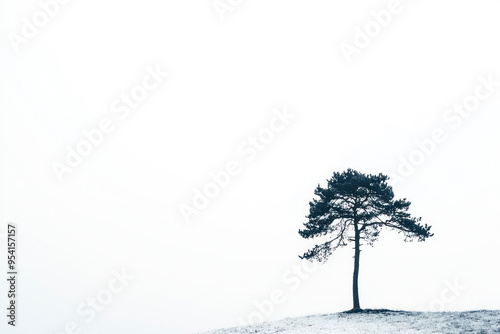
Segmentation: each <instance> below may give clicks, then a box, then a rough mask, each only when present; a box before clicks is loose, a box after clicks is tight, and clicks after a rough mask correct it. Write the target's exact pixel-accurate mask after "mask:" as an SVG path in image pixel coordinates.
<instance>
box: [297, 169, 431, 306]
mask: <svg viewBox="0 0 500 334" xmlns="http://www.w3.org/2000/svg"><path fill="white" fill-rule="evenodd" d="M388 179H389V178H388V177H387V176H386V175H383V174H378V175H371V174H370V175H366V174H362V173H360V172H358V171H355V170H352V169H348V170H347V171H345V172H342V173H339V172H335V173H334V174H333V176H332V178H331V179H329V180H328V185H327V187H326V188H322V187H320V186H319V185H318V187H317V188H316V190H315V191H314V194H315V195H316V196H317V197H318V198H314V199H313V200H312V202H309V215H307V216H306V218H308V221H307V222H306V223H304V226H305V228H304V229H303V230H299V234H300V235H301V236H302V237H303V238H306V239H309V238H315V237H327V236H328V237H327V238H328V240H327V241H326V242H324V243H321V244H319V245H316V246H315V247H314V248H312V249H310V250H309V251H307V252H306V253H305V254H304V255H302V256H299V257H300V258H301V259H307V260H311V261H313V260H317V261H319V262H322V261H325V260H327V259H328V257H329V256H330V255H331V254H332V252H333V251H334V250H336V249H337V248H339V247H343V246H346V245H347V243H348V242H350V241H354V274H353V279H352V295H353V310H352V311H355V312H356V311H361V307H360V305H359V294H358V274H359V255H360V252H361V241H362V240H363V241H365V242H366V243H367V244H369V245H371V246H373V243H374V242H375V241H376V240H377V239H378V236H379V233H380V230H381V229H382V227H388V228H391V229H393V230H397V231H398V232H399V233H403V234H404V236H405V241H412V240H413V239H417V240H418V241H425V239H426V238H428V237H431V236H432V235H433V234H432V233H430V229H431V227H430V226H427V225H421V224H419V222H420V221H421V218H420V217H419V218H416V217H412V216H411V215H410V214H409V213H408V208H409V207H410V204H411V203H410V202H408V201H407V200H406V199H398V200H394V193H393V191H392V187H391V186H389V185H388V184H387V180H388Z"/></svg>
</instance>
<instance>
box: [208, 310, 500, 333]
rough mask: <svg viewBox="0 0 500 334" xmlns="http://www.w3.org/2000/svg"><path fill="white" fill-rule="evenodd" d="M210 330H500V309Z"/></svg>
mask: <svg viewBox="0 0 500 334" xmlns="http://www.w3.org/2000/svg"><path fill="white" fill-rule="evenodd" d="M207 333H213V334H215V333H217V334H238V333H262V334H267V333H281V334H309V333H334V334H337V333H399V334H410V333H440V334H445V333H474V334H476V333H484V334H487V333H488V334H489V333H500V311H470V312H381V313H368V314H366V313H354V314H353V313H350V314H348V313H335V314H325V315H314V316H308V317H303V318H289V319H284V320H280V321H276V322H268V323H262V324H258V325H252V326H248V327H236V328H229V329H219V330H216V331H211V332H207Z"/></svg>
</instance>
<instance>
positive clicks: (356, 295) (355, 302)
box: [352, 223, 361, 310]
mask: <svg viewBox="0 0 500 334" xmlns="http://www.w3.org/2000/svg"><path fill="white" fill-rule="evenodd" d="M354 232H355V236H354V274H353V275H352V302H353V307H352V309H353V310H360V309H361V307H360V306H359V293H358V275H359V253H360V249H359V228H358V224H357V223H355V224H354Z"/></svg>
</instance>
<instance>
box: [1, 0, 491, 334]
mask: <svg viewBox="0 0 500 334" xmlns="http://www.w3.org/2000/svg"><path fill="white" fill-rule="evenodd" d="M42 2H44V3H45V2H46V1H44V0H42ZM388 3H389V1H356V2H352V1H351V2H350V1H335V2H334V1H328V0H312V1H296V0H277V1H267V0H259V1H246V0H243V1H241V2H240V3H238V4H235V5H234V6H233V10H232V11H231V12H227V13H226V15H225V16H224V20H221V18H220V16H219V15H218V13H217V11H216V10H215V9H214V7H213V4H212V2H211V0H205V1H163V2H161V3H159V2H157V1H152V0H143V1H126V2H125V1H117V0H113V1H105V2H103V1H95V0H90V1H70V2H69V3H68V4H65V5H60V9H59V11H58V12H57V14H55V16H54V17H53V18H50V22H49V23H48V24H47V26H45V27H43V28H41V29H40V30H39V31H38V33H37V34H35V36H34V37H32V38H31V39H29V41H28V42H27V43H26V44H23V45H21V46H20V47H19V52H18V53H16V52H14V49H13V48H12V45H11V43H10V42H9V39H8V34H9V33H16V34H20V32H21V26H22V24H23V20H22V18H23V17H27V18H31V17H32V15H33V14H34V13H36V12H38V11H40V5H39V3H38V1H35V0H30V1H27V0H23V1H19V0H17V1H14V0H3V1H2V2H1V8H0V15H1V17H0V20H1V26H0V34H1V35H2V38H1V39H0V55H1V59H2V60H1V62H0V111H1V133H2V136H1V141H0V154H1V159H0V161H1V162H0V164H1V165H0V168H1V169H0V172H1V177H2V178H1V193H0V196H1V198H0V215H1V216H0V217H1V219H0V231H1V232H5V229H6V225H7V222H14V223H16V224H17V225H18V230H19V272H20V276H19V286H18V289H19V297H18V304H19V310H18V311H19V313H18V328H17V332H18V333H44V334H45V333H47V334H48V333H54V334H55V333H58V334H59V333H61V332H63V331H64V326H65V325H66V324H67V323H68V322H71V321H74V322H75V323H78V324H79V325H80V328H81V330H82V333H191V332H195V331H202V330H208V329H213V328H219V327H228V326H234V325H237V324H238V323H239V322H238V318H239V317H241V318H243V319H247V318H248V317H249V315H250V314H252V312H254V311H255V310H256V307H255V303H257V304H259V303H261V302H262V301H263V300H266V299H269V296H270V294H271V292H272V291H273V290H275V289H278V290H280V291H282V292H283V293H284V295H285V300H284V301H283V302H282V303H280V304H279V305H276V306H275V307H274V310H273V312H270V314H269V316H268V317H267V316H266V320H272V319H279V318H283V317H291V316H299V315H307V314H316V313H330V312H338V311H343V310H346V309H349V308H350V307H351V306H352V305H351V302H352V301H351V279H352V266H353V264H352V262H353V261H352V255H353V254H352V249H351V247H350V246H349V247H346V248H344V249H342V250H339V251H337V252H335V253H334V255H333V256H332V258H331V260H330V261H329V262H327V263H326V265H322V266H320V267H318V268H317V269H316V270H315V271H314V272H313V273H311V274H310V275H309V276H308V277H307V278H301V279H300V287H298V288H297V289H292V288H295V287H297V286H296V285H295V284H292V283H291V282H290V280H291V278H292V277H294V278H296V276H293V275H291V274H290V272H289V270H290V268H291V267H292V266H293V265H295V264H300V261H299V259H298V258H297V255H299V254H302V253H303V252H304V251H306V250H307V248H308V246H309V245H310V244H309V243H308V242H306V241H305V240H302V239H301V238H300V236H299V235H298V233H297V231H298V229H299V228H301V227H302V223H304V222H305V218H304V216H305V215H306V214H307V213H308V202H309V201H310V200H311V199H312V198H313V191H314V188H315V187H316V185H317V184H318V183H321V184H323V185H324V184H325V180H326V179H327V178H329V177H331V175H332V173H333V172H334V171H342V170H345V169H347V168H349V167H351V168H354V169H357V170H359V171H361V172H367V173H379V172H382V173H391V174H396V173H397V170H398V167H399V166H400V159H401V157H403V158H404V157H408V156H409V155H410V154H411V153H412V152H414V151H415V150H416V149H417V145H416V144H415V140H423V139H425V138H430V136H431V134H432V132H433V130H434V129H436V128H441V129H443V130H444V131H445V132H446V135H447V140H446V141H445V142H444V143H442V144H439V145H437V146H436V148H435V151H434V152H433V153H432V154H431V155H430V156H428V157H427V158H426V159H425V162H424V163H423V164H421V165H420V166H418V167H416V168H415V171H414V172H413V173H412V174H411V175H410V176H409V177H407V178H406V179H405V180H404V182H400V183H398V184H395V186H394V190H395V194H396V196H397V197H406V198H408V199H409V200H410V201H411V202H412V203H413V204H412V207H411V211H412V213H413V214H414V215H417V216H422V217H423V223H427V224H429V225H432V226H433V228H432V231H433V232H434V233H435V236H434V237H433V238H431V239H429V240H428V241H427V242H425V243H404V242H403V237H402V236H401V235H398V234H397V233H395V232H391V231H385V233H383V235H382V237H381V239H380V240H379V242H378V243H377V244H376V245H375V247H374V248H370V247H368V246H365V247H364V248H363V252H362V253H361V270H360V298H361V306H362V307H366V308H392V309H405V310H422V311H423V310H429V308H430V307H431V306H430V305H434V304H436V302H435V301H436V300H438V301H439V300H442V299H443V293H444V294H445V299H446V300H448V299H452V301H447V302H443V303H442V305H441V304H439V303H438V304H439V305H441V306H442V309H443V310H471V309H500V287H499V286H498V275H499V270H498V266H496V260H497V259H496V258H497V254H498V253H499V251H500V243H499V242H498V235H499V233H500V224H499V221H498V215H497V211H498V201H499V199H500V195H499V192H498V188H499V187H500V181H499V178H498V170H499V167H500V159H499V157H498V143H499V136H500V135H499V132H498V129H497V127H498V124H499V121H500V115H499V109H500V87H498V88H497V89H498V92H496V93H494V94H492V95H491V97H490V98H489V99H487V100H485V101H481V103H480V106H479V107H478V108H477V110H476V111H475V112H473V113H471V115H470V117H468V118H467V119H464V121H463V122H462V123H461V124H460V126H458V127H456V128H454V127H453V126H452V123H449V122H446V121H445V120H444V118H443V117H444V115H445V114H446V112H447V110H448V109H449V108H451V107H452V106H453V104H455V103H461V102H462V101H463V100H464V98H466V97H467V96H469V95H472V94H474V91H475V89H476V87H477V86H478V85H479V84H480V81H479V79H478V77H479V76H483V77H488V75H492V76H493V78H494V79H496V80H498V81H500V69H499V62H498V60H499V59H500V46H499V44H498V31H500V21H499V20H498V11H499V9H500V4H499V3H498V2H497V1H494V0H483V1H477V0H476V1H472V0H469V1H451V0H447V1H439V2H438V3H436V2H435V1H429V0H427V1H424V0H421V1H413V2H411V1H404V0H402V1H401V8H402V10H401V12H400V13H399V14H397V15H394V16H393V17H392V20H391V22H390V24H389V25H388V26H387V27H384V28H382V30H381V32H380V34H379V35H378V36H376V37H374V38H372V40H371V42H370V44H369V45H368V46H367V47H365V48H363V49H361V50H360V53H359V54H356V55H353V57H352V61H351V62H350V63H348V62H347V61H346V58H345V57H344V55H343V53H342V51H341V48H340V44H341V43H342V42H347V43H351V44H352V43H353V39H354V37H355V35H356V27H359V28H363V27H364V26H365V24H366V23H367V22H370V21H372V20H373V18H372V17H371V16H370V12H371V11H373V10H375V11H379V10H382V9H385V8H387V6H388ZM147 66H150V67H152V68H155V67H157V66H160V68H161V69H163V70H165V71H167V70H168V72H169V77H168V78H167V79H165V81H164V82H163V83H162V84H161V85H160V86H159V87H158V88H157V89H155V90H154V91H152V92H151V93H150V94H149V95H148V97H147V99H145V100H144V101H143V102H141V103H140V106H139V107H138V108H136V109H134V110H133V111H132V113H131V114H130V116H129V117H128V118H127V119H125V120H120V119H119V118H118V117H117V115H116V114H114V113H113V112H112V110H111V104H112V103H113V101H114V100H115V99H117V98H119V97H120V95H121V94H122V93H129V92H130V90H131V89H132V87H134V86H135V85H137V84H140V83H141V82H142V79H143V77H144V76H145V75H146V74H147V72H146V70H145V68H146V67H147ZM284 105H285V106H287V107H288V109H289V110H290V111H292V112H293V113H294V114H295V115H296V118H295V119H294V120H293V121H292V122H291V123H290V124H289V125H287V127H286V129H285V130H284V131H283V132H281V133H279V134H276V137H275V139H274V140H273V141H272V142H271V143H269V144H268V145H267V146H266V147H265V149H264V150H262V151H260V152H258V154H257V156H256V158H255V159H254V160H253V161H251V162H248V161H245V159H244V157H243V156H241V154H239V153H238V146H239V145H241V144H242V143H244V142H245V140H246V138H247V137H248V136H250V135H254V134H256V133H258V132H259V131H261V129H262V128H264V127H266V126H267V125H268V123H269V121H270V119H271V118H272V117H273V111H272V110H273V108H275V107H278V108H281V107H282V106H284ZM106 117H109V118H111V119H113V120H114V121H115V124H116V129H115V130H114V131H113V132H112V133H111V134H109V135H106V136H105V138H104V141H103V143H102V145H100V146H99V147H97V148H95V149H94V151H93V152H92V154H90V155H89V156H87V157H85V158H84V159H83V162H82V163H81V165H80V166H78V167H77V168H75V169H74V171H73V172H72V173H70V174H66V175H64V177H63V180H62V182H60V181H59V180H58V178H57V176H56V175H55V173H54V171H53V169H52V167H51V164H52V163H53V162H54V161H59V162H63V161H64V158H65V156H66V154H67V148H66V147H67V146H69V147H73V148H74V147H75V146H76V145H77V143H78V142H79V141H81V140H82V139H84V137H83V135H82V134H81V131H82V130H84V129H87V130H89V129H92V128H96V127H97V125H98V124H99V121H100V120H101V119H103V118H106ZM231 160H237V161H239V162H240V164H241V168H242V171H241V173H240V174H239V175H237V176H235V177H233V178H232V179H231V182H230V184H229V185H228V186H227V187H226V188H225V189H223V190H222V191H221V193H220V194H219V195H218V196H217V197H216V198H214V199H213V200H211V201H210V203H209V205H208V207H207V208H206V209H204V210H201V212H200V214H199V215H197V216H196V217H194V218H193V219H192V221H191V222H190V223H186V221H185V220H184V219H183V217H182V215H181V214H180V212H179V206H180V205H182V204H186V205H188V204H191V201H192V199H193V194H194V191H195V189H201V188H203V187H204V185H206V184H207V182H209V181H210V177H209V173H210V172H216V171H220V170H223V169H224V168H225V166H226V164H227V163H228V162H229V161H231ZM0 242H1V244H2V245H4V246H5V244H4V242H5V239H2V240H0ZM4 246H2V247H1V249H5V247H4ZM5 257H6V254H5V255H4V254H0V258H1V259H2V260H1V262H0V263H1V264H2V268H4V267H5V266H4V261H5ZM122 268H125V269H126V271H127V272H129V273H130V274H133V275H134V277H135V278H134V280H133V281H132V282H131V283H130V285H129V286H127V287H126V289H124V290H123V292H122V293H120V294H118V295H116V296H115V297H114V299H113V301H112V303H110V304H109V305H107V306H106V307H105V309H104V310H103V311H102V312H100V313H98V314H97V316H96V318H95V319H94V321H92V322H89V323H87V322H85V321H84V320H83V318H82V317H81V316H79V315H78V314H77V311H76V308H77V306H78V305H79V304H80V303H82V302H84V301H85V300H86V299H87V298H88V297H91V296H96V294H98V293H99V291H100V290H101V289H103V288H105V287H106V286H107V284H108V281H109V280H110V278H111V277H112V272H113V271H114V270H118V271H119V270H121V269H122ZM5 271H6V270H5ZM283 277H288V280H287V279H283ZM447 281H449V282H454V281H457V282H459V283H460V284H461V285H462V286H465V287H466V288H463V289H461V290H460V292H459V293H458V294H455V295H453V294H452V293H448V294H447V292H446V291H447V290H446V289H447V283H446V282H447ZM295 282H297V281H296V280H295ZM0 289H1V291H2V293H1V294H2V296H4V292H3V291H6V289H7V286H6V284H5V281H4V280H3V279H2V280H1V283H0ZM448 292H449V291H448ZM452 297H453V298H452ZM2 298H3V299H2V301H1V303H2V305H3V304H4V303H5V302H6V298H5V297H2ZM433 303H434V304H433ZM436 305H437V304H436ZM5 322H6V321H5V319H4V320H3V321H2V324H1V325H0V326H1V327H2V328H7V327H8V326H7V325H6V324H5ZM8 330H9V333H10V332H13V330H12V329H11V328H8Z"/></svg>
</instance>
